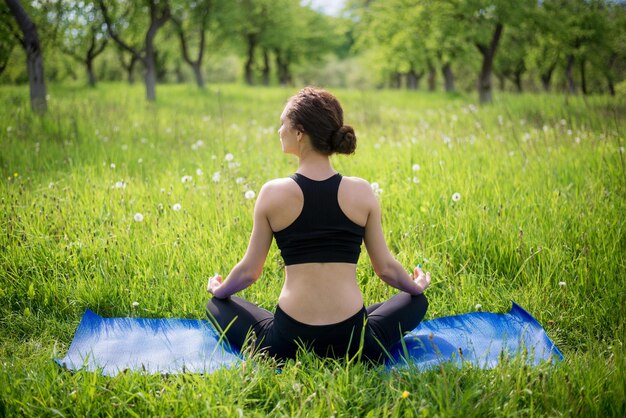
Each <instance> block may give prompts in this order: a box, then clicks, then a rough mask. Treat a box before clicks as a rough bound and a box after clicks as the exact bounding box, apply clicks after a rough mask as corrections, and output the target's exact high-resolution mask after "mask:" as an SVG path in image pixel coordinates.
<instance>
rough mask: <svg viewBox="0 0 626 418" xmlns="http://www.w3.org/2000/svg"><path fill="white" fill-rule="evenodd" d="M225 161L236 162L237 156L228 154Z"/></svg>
mask: <svg viewBox="0 0 626 418" xmlns="http://www.w3.org/2000/svg"><path fill="white" fill-rule="evenodd" d="M224 159H225V160H226V161H232V160H234V159H235V156H234V155H233V154H231V153H230V152H229V153H228V154H226V155H225V156H224Z"/></svg>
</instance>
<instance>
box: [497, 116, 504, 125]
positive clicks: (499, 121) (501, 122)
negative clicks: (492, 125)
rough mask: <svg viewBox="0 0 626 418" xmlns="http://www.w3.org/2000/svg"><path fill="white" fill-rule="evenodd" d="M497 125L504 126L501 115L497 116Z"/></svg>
mask: <svg viewBox="0 0 626 418" xmlns="http://www.w3.org/2000/svg"><path fill="white" fill-rule="evenodd" d="M498 125H500V126H502V125H504V118H503V117H502V115H498Z"/></svg>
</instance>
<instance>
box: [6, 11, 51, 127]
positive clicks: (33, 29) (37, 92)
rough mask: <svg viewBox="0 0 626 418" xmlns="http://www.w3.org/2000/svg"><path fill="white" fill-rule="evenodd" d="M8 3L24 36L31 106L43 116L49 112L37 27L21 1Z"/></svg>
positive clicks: (23, 44)
mask: <svg viewBox="0 0 626 418" xmlns="http://www.w3.org/2000/svg"><path fill="white" fill-rule="evenodd" d="M6 3H7V5H8V6H9V9H10V10H11V14H12V15H13V17H14V18H15V20H16V22H17V24H18V26H19V27H20V30H21V31H22V34H23V35H24V37H23V38H22V39H21V42H22V46H23V47H24V51H25V52H26V68H27V70H28V81H29V84H30V106H31V109H32V110H33V111H34V112H35V113H38V114H40V115H42V114H44V113H46V111H47V110H48V103H47V101H46V81H45V78H44V70H43V54H42V51H41V44H40V43H39V35H38V33H37V26H35V23H33V21H32V20H31V18H30V17H29V16H28V14H27V13H26V11H25V10H24V8H23V7H22V5H21V4H20V2H19V0H6Z"/></svg>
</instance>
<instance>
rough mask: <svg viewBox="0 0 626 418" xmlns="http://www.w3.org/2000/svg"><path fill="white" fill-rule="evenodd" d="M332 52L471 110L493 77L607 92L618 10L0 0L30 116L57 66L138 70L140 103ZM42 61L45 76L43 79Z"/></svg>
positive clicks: (253, 0)
mask: <svg viewBox="0 0 626 418" xmlns="http://www.w3.org/2000/svg"><path fill="white" fill-rule="evenodd" d="M331 55H332V56H336V57H338V59H344V58H346V57H354V56H356V57H360V59H361V60H362V62H365V63H366V65H364V66H363V67H364V68H363V69H362V71H367V72H369V73H371V74H375V76H374V79H376V80H378V81H377V83H376V84H377V85H380V86H388V87H395V88H400V87H405V88H408V89H417V88H418V87H419V85H420V82H421V80H422V79H423V78H424V77H426V79H427V86H428V89H429V90H435V89H436V88H437V86H438V85H439V84H441V85H443V87H444V88H445V90H446V91H454V90H455V89H457V88H458V85H459V82H460V84H462V88H463V89H465V88H467V86H468V85H470V84H471V85H473V86H476V87H474V88H476V89H477V91H478V93H479V97H480V100H481V102H489V101H491V98H492V91H493V86H492V84H493V81H492V79H493V78H494V76H495V77H496V78H497V80H499V84H500V87H501V88H504V86H505V84H506V83H507V82H508V83H511V84H512V85H513V86H514V88H515V89H516V90H518V91H522V90H523V89H524V86H525V85H529V84H530V85H534V83H535V82H536V83H538V85H540V86H541V87H542V88H543V89H545V90H546V91H550V90H552V89H554V86H555V84H556V87H557V88H558V89H560V90H566V91H568V92H569V93H578V92H581V93H583V94H588V93H590V92H609V93H610V94H614V93H615V85H616V83H617V82H619V81H621V80H624V78H625V74H626V6H625V4H624V2H618V1H610V0H541V1H538V0H516V1H508V0H436V1H435V0H348V1H347V3H346V8H345V11H344V14H343V16H342V17H332V16H327V15H325V14H322V13H320V12H318V11H315V10H313V9H312V8H311V7H310V6H309V5H308V3H307V2H306V1H300V0H137V1H131V0H86V1H75V0H33V1H26V0H22V1H20V0H0V76H1V75H2V72H4V71H5V70H7V68H11V69H19V71H20V74H24V76H23V77H24V79H28V81H29V83H30V86H31V90H30V91H31V104H32V107H33V109H35V110H36V111H38V112H45V109H46V99H45V97H46V93H45V81H46V80H59V79H60V78H62V77H61V75H60V74H59V72H60V69H59V68H64V71H65V72H66V73H67V74H70V75H71V76H73V77H76V76H77V68H82V69H83V71H84V72H85V74H86V79H87V81H88V83H89V85H91V86H94V85H95V84H96V82H97V80H98V78H99V76H100V77H102V76H104V74H105V73H106V71H105V70H106V69H110V68H117V69H119V70H120V72H119V73H116V74H117V75H116V76H117V77H118V78H119V76H120V75H119V74H121V73H125V74H126V78H127V79H128V81H129V82H133V81H134V79H135V74H136V73H138V72H139V71H141V72H142V74H143V80H144V83H145V88H146V97H147V99H148V100H150V101H153V100H155V99H156V85H157V83H158V82H159V81H163V80H164V79H165V77H166V74H167V73H168V71H171V73H173V74H175V76H176V79H177V80H178V81H183V80H184V75H185V74H192V77H193V79H194V80H195V82H196V84H197V85H198V86H199V87H200V88H203V87H204V86H205V83H206V79H205V74H206V68H207V67H209V66H211V65H212V64H215V62H217V61H220V60H221V61H223V60H224V57H226V56H236V57H238V60H237V64H238V65H240V66H241V74H242V78H243V79H244V80H245V82H246V83H248V84H258V83H261V84H265V85H267V84H270V83H272V82H275V83H279V84H282V85H288V84H292V83H293V82H294V67H307V66H308V67H315V66H321V65H323V62H324V60H325V59H326V58H327V57H328V56H331ZM22 57H25V59H26V67H24V65H23V61H22V60H23V59H24V58H22ZM17 58H19V59H20V60H19V61H20V62H18V59H17ZM44 58H45V59H44ZM44 61H45V62H54V63H55V65H53V66H52V65H51V66H50V68H51V69H50V70H47V71H46V72H44ZM97 61H99V65H96V62H97ZM23 68H25V69H26V70H23ZM96 68H99V69H100V71H99V72H98V71H97V70H96ZM17 71H18V70H16V72H17ZM439 77H441V79H442V80H443V81H442V83H439V82H438V78H439ZM555 79H556V80H557V82H556V83H555V81H554V80H555ZM470 80H471V81H470Z"/></svg>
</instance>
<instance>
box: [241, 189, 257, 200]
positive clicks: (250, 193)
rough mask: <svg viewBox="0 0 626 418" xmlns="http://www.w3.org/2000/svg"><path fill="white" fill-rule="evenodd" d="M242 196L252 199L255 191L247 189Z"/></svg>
mask: <svg viewBox="0 0 626 418" xmlns="http://www.w3.org/2000/svg"><path fill="white" fill-rule="evenodd" d="M244 196H245V197H246V199H248V200H250V199H254V196H256V193H254V190H248V191H247V192H246V193H245V194H244Z"/></svg>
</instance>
